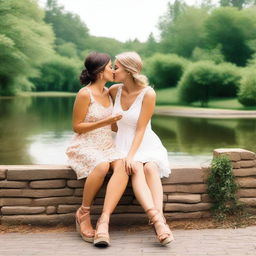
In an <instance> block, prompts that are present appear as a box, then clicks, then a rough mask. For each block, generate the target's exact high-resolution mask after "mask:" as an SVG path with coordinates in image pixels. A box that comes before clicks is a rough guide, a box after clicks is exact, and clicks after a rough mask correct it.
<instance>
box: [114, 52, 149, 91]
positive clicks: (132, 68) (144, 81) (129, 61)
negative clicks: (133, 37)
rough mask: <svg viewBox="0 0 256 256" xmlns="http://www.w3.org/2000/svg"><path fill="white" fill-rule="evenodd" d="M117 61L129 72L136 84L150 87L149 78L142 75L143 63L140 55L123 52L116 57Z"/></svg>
mask: <svg viewBox="0 0 256 256" xmlns="http://www.w3.org/2000/svg"><path fill="white" fill-rule="evenodd" d="M116 59H117V60H118V62H119V63H120V64H121V65H122V66H123V67H124V69H125V70H126V71H127V72H129V73H131V75H132V77H133V79H134V81H135V83H137V84H140V85H143V86H147V85H148V78H147V77H146V76H144V75H142V74H141V73H140V72H141V71H142V67H143V63H142V60H141V57H140V56H139V54H138V53H136V52H123V53H120V54H118V55H116Z"/></svg>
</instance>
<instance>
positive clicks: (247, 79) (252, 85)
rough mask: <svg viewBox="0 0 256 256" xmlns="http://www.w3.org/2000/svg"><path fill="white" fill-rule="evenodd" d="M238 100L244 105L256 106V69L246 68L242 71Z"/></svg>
mask: <svg viewBox="0 0 256 256" xmlns="http://www.w3.org/2000/svg"><path fill="white" fill-rule="evenodd" d="M238 100H239V102H240V103H241V104H243V105H244V106H256V71H255V69H252V68H250V69H249V68H248V69H247V70H246V72H244V73H243V76H242V79H241V85H240V90H239V92H238Z"/></svg>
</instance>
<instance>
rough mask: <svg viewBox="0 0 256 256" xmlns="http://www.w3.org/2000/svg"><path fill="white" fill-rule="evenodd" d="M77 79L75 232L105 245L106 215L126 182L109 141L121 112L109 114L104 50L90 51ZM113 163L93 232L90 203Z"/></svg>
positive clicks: (72, 153)
mask: <svg viewBox="0 0 256 256" xmlns="http://www.w3.org/2000/svg"><path fill="white" fill-rule="evenodd" d="M84 65H85V68H84V70H83V71H82V73H81V76H80V82H81V84H82V85H85V86H84V87H83V88H82V89H80V91H79V92H78V94H77V96H76V100H75V103H74V109H73V130H74V131H75V134H74V136H73V138H72V141H71V143H70V145H69V147H68V149H67V152H66V153H67V156H68V159H69V164H70V166H71V167H72V168H73V170H74V171H75V172H76V174H77V177H78V179H82V178H86V181H85V184H84V190H83V202H82V206H81V207H80V208H79V209H78V210H77V212H76V225H77V231H78V232H79V233H80V235H81V237H82V238H83V239H84V240H85V241H87V242H94V245H95V246H108V245H109V243H110V239H109V234H108V223H109V218H110V215H111V213H112V212H113V210H114V209H115V207H116V205H117V203H118V201H119V199H120V198H121V196H122V194H123V192H124V190H125V188H126V185H127V182H128V175H127V174H126V172H125V167H124V164H123V161H122V160H120V159H121V158H123V155H122V154H120V152H118V151H117V150H116V148H115V146H114V142H113V140H112V131H111V124H114V123H115V122H116V121H117V120H120V118H122V116H121V115H120V114H118V115H114V116H112V110H113V103H112V99H111V97H110V96H109V94H108V89H107V88H106V87H105V84H106V82H107V81H112V80H113V70H112V63H111V60H110V57H109V56H108V55H107V54H103V53H97V52H94V53H91V54H89V55H88V57H87V58H86V59H85V63H84ZM110 166H112V169H113V175H112V176H111V178H110V180H109V183H108V185H107V190H106V196H105V200H104V206H103V211H102V214H101V216H100V218H99V220H98V222H97V227H96V232H95V230H94V229H93V227H92V224H91V219H90V206H91V205H92V202H93V199H94V197H95V195H96V194H97V192H98V190H99V189H100V187H101V185H102V184H103V181H104V178H105V176H106V174H107V172H108V170H109V167H110Z"/></svg>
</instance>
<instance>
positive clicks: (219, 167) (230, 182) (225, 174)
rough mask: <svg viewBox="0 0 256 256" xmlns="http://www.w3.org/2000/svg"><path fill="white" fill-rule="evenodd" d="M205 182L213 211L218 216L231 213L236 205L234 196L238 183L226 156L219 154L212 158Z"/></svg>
mask: <svg viewBox="0 0 256 256" xmlns="http://www.w3.org/2000/svg"><path fill="white" fill-rule="evenodd" d="M207 184H208V194H209V197H210V198H211V200H212V201H213V208H212V210H213V212H214V213H215V214H216V215H218V216H220V217H221V216H222V217H223V216H225V215H226V214H227V213H232V210H234V209H235V208H236V207H237V206H238V204H237V200H236V196H235V195H236V192H237V190H238V185H237V184H236V183H235V178H234V175H233V172H232V165H231V161H230V160H229V158H228V157H227V156H225V155H220V156H218V157H216V158H214V159H213V160H212V163H211V172H210V175H209V177H208V180H207Z"/></svg>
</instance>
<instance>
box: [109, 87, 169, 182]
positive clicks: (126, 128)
mask: <svg viewBox="0 0 256 256" xmlns="http://www.w3.org/2000/svg"><path fill="white" fill-rule="evenodd" d="M150 88H151V87H150V86H147V87H146V88H144V89H143V90H142V91H141V93H140V94H139V95H138V96H137V98H136V99H135V101H134V102H133V104H132V105H131V107H130V108H129V109H128V110H127V111H124V110H123V109H122V106H121V95H122V85H121V86H120V87H119V88H118V91H117V94H116V99H115V104H114V109H113V114H116V113H122V115H123V117H122V119H121V120H119V121H118V122H117V126H118V132H117V135H116V139H115V141H116V148H117V149H118V150H119V151H121V152H122V153H123V154H125V155H126V156H127V154H128V152H129V150H130V148H131V145H132V141H133V138H134V135H135V130H136V125H137V121H138V119H139V115H140V111H141V106H142V102H143V98H144V95H145V93H146V92H147V90H149V89H150ZM151 89H152V88H151ZM133 160H134V161H139V162H142V163H146V162H154V163H155V164H156V165H157V166H158V169H159V175H160V177H161V178H162V177H168V176H169V174H170V173H171V168H170V164H169V160H168V154H167V150H166V149H165V147H164V146H163V145H162V142H161V140H160V139H159V138H158V136H157V135H156V134H155V133H154V131H153V130H152V129H151V121H149V123H148V125H147V127H146V130H145V133H144V136H143V139H142V142H141V144H140V146H139V148H138V150H137V152H136V154H135V155H134V158H133Z"/></svg>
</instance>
